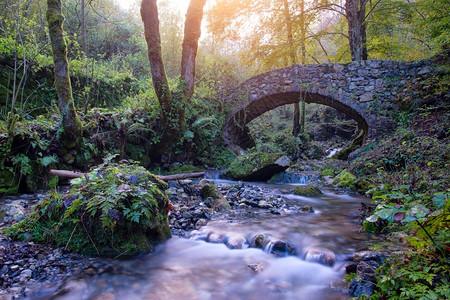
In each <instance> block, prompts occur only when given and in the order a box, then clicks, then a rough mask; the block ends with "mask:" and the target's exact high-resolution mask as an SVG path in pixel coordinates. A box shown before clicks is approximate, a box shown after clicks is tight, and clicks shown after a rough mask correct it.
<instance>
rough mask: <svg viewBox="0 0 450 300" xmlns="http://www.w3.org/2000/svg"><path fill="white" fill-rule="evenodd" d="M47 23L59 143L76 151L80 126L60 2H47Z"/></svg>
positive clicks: (80, 130)
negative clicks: (59, 133)
mask: <svg viewBox="0 0 450 300" xmlns="http://www.w3.org/2000/svg"><path fill="white" fill-rule="evenodd" d="M47 22H48V30H49V36H50V40H51V43H52V52H53V64H54V76H55V88H56V93H57V95H58V104H59V110H60V113H61V122H62V127H63V132H62V134H61V141H62V144H63V146H64V147H65V148H68V149H72V148H75V149H76V148H78V147H79V146H80V144H81V135H82V126H81V122H80V119H79V118H78V115H77V112H76V110H75V106H74V103H73V96H72V86H71V84H70V75H69V63H68V61H67V44H66V42H65V40H64V31H63V24H64V16H63V14H62V11H61V0H47Z"/></svg>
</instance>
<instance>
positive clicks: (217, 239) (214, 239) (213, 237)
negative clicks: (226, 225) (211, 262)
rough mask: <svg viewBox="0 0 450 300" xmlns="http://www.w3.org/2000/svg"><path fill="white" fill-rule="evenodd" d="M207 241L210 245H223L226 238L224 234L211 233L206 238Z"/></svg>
mask: <svg viewBox="0 0 450 300" xmlns="http://www.w3.org/2000/svg"><path fill="white" fill-rule="evenodd" d="M206 241H207V242H209V243H216V244H221V243H223V241H224V236H223V234H220V233H214V232H211V233H210V234H208V236H207V237H206Z"/></svg>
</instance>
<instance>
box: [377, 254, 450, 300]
mask: <svg viewBox="0 0 450 300" xmlns="http://www.w3.org/2000/svg"><path fill="white" fill-rule="evenodd" d="M448 263H449V262H448V259H447V261H446V260H445V259H435V258H434V257H432V256H429V255H428V254H427V253H426V251H424V250H421V251H420V252H416V251H410V250H408V251H403V252H401V253H396V254H394V255H392V256H391V257H389V258H388V259H387V260H385V261H384V262H383V264H382V266H381V267H380V268H379V269H378V270H377V277H378V278H379V279H378V283H377V288H378V289H377V290H376V291H375V294H373V295H372V296H371V299H386V298H388V299H448V298H450V292H449V291H450V289H449V278H450V269H449V264H448Z"/></svg>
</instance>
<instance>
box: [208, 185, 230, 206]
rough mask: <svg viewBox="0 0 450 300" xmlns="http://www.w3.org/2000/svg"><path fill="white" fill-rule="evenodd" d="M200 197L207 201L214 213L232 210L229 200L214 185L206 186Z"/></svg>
mask: <svg viewBox="0 0 450 300" xmlns="http://www.w3.org/2000/svg"><path fill="white" fill-rule="evenodd" d="M200 196H202V198H203V199H204V200H206V202H207V203H206V205H207V206H208V207H210V208H212V209H213V210H214V211H228V210H230V209H231V206H230V204H229V203H228V201H227V199H225V197H224V196H223V195H222V193H221V192H220V191H218V190H217V189H216V187H215V186H214V185H213V184H205V185H203V187H202V189H201V190H200Z"/></svg>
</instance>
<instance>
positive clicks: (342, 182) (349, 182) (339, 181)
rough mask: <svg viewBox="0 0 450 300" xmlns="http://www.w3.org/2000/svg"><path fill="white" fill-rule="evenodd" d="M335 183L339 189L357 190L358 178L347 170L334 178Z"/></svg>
mask: <svg viewBox="0 0 450 300" xmlns="http://www.w3.org/2000/svg"><path fill="white" fill-rule="evenodd" d="M333 183H334V184H336V185H337V186H338V187H343V188H350V189H355V188H356V176H355V175H353V174H352V173H350V172H349V171H347V170H344V171H342V172H341V173H340V174H339V175H337V176H336V178H334V180H333Z"/></svg>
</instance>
